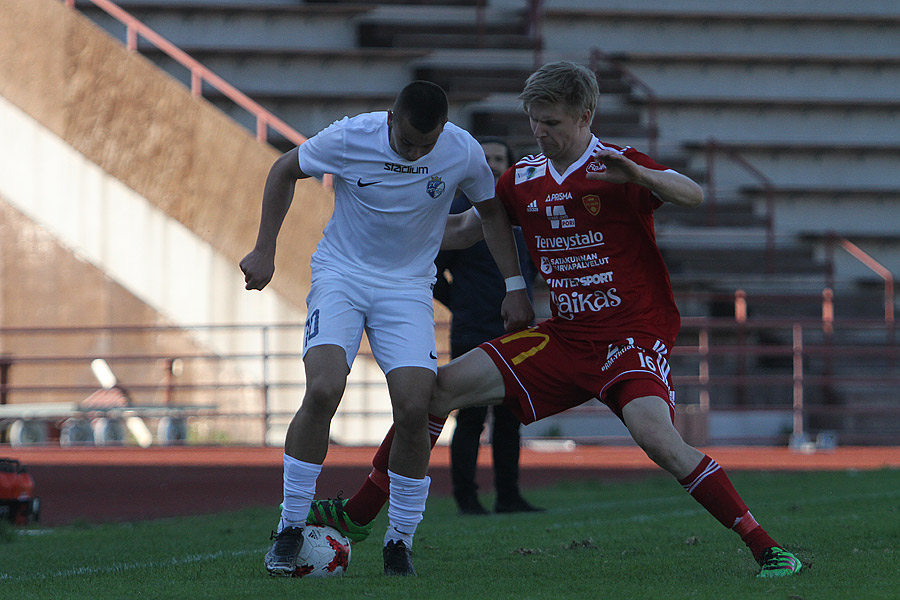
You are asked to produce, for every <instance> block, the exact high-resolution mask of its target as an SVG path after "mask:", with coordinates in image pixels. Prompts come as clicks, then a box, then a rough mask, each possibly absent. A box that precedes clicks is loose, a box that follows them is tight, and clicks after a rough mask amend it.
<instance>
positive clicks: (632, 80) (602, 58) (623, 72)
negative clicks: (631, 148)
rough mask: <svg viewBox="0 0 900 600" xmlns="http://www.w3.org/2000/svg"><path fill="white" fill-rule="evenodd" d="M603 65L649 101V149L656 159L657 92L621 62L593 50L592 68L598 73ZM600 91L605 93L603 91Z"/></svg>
mask: <svg viewBox="0 0 900 600" xmlns="http://www.w3.org/2000/svg"><path fill="white" fill-rule="evenodd" d="M601 64H608V65H610V66H611V67H612V68H613V69H614V70H615V72H616V73H618V74H619V76H620V77H621V78H622V80H623V81H624V82H625V83H627V84H628V85H630V86H632V87H633V88H635V89H637V90H640V91H641V93H643V94H644V97H645V98H646V101H647V149H648V152H649V154H650V156H652V157H654V158H656V152H657V149H658V147H659V114H658V113H659V108H658V104H659V103H658V101H657V95H656V91H655V90H654V89H653V88H652V87H650V86H649V85H648V84H647V83H646V82H645V81H644V80H642V79H641V78H639V77H638V76H637V75H635V74H634V73H632V72H631V71H630V70H628V69H627V68H626V67H625V66H624V65H623V64H622V62H621V61H620V60H617V59H616V58H615V57H613V56H611V55H610V54H608V53H606V52H604V51H603V50H600V49H599V48H594V49H593V50H591V68H592V69H594V70H595V71H596V70H597V69H598V68H599V67H600V65H601ZM600 91H601V92H603V90H600Z"/></svg>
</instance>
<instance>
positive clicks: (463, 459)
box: [450, 347, 521, 505]
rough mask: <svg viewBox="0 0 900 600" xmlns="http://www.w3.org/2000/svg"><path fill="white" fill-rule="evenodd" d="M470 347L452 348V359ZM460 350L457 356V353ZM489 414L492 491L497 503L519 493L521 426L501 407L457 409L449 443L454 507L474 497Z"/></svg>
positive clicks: (513, 500)
mask: <svg viewBox="0 0 900 600" xmlns="http://www.w3.org/2000/svg"><path fill="white" fill-rule="evenodd" d="M469 349H470V347H465V348H464V349H463V348H456V347H452V348H451V355H452V356H453V358H456V357H457V356H460V355H462V354H465V352H467V351H468V350H469ZM458 350H459V352H457V351H458ZM488 413H491V414H492V415H493V426H492V429H491V449H492V451H493V459H494V487H495V488H496V490H497V503H499V504H509V503H514V502H515V501H517V500H518V499H519V498H520V492H519V442H520V439H519V438H520V436H519V429H520V427H521V423H520V422H519V419H517V418H516V417H515V415H513V413H512V411H510V410H509V409H508V408H506V407H505V406H502V405H497V406H490V407H488V406H472V407H469V408H463V409H460V410H459V411H458V412H457V414H456V429H455V430H454V431H453V438H452V440H451V442H450V472H451V476H452V482H453V497H454V498H455V499H456V502H457V504H460V505H462V504H465V503H467V502H471V501H472V500H474V499H475V498H476V497H477V492H478V484H477V483H476V482H475V472H476V470H477V464H478V450H479V446H480V444H481V433H482V432H483V431H484V425H485V421H486V419H487V415H488Z"/></svg>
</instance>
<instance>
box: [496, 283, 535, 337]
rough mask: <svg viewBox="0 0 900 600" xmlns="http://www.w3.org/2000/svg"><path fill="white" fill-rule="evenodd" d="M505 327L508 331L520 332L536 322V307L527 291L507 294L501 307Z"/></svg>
mask: <svg viewBox="0 0 900 600" xmlns="http://www.w3.org/2000/svg"><path fill="white" fill-rule="evenodd" d="M500 316H502V317H503V327H504V328H505V329H506V331H519V330H521V329H525V328H526V327H528V326H530V325H531V324H532V323H533V322H534V307H533V306H531V300H529V299H528V293H527V292H526V291H525V290H516V291H514V292H507V294H506V297H505V298H504V299H503V304H502V305H501V306H500Z"/></svg>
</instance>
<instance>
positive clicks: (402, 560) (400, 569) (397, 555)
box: [381, 540, 416, 577]
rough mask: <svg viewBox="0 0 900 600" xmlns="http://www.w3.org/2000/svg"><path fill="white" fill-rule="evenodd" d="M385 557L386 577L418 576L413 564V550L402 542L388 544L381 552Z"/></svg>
mask: <svg viewBox="0 0 900 600" xmlns="http://www.w3.org/2000/svg"><path fill="white" fill-rule="evenodd" d="M381 553H382V555H383V556H384V574H385V575H404V576H408V575H411V576H413V577H415V576H416V570H415V569H414V568H413V564H412V550H410V549H409V548H407V547H406V544H404V543H403V542H402V541H399V540H398V541H396V542H395V541H393V540H391V541H390V542H388V543H387V544H386V545H385V546H384V549H383V550H382V551H381Z"/></svg>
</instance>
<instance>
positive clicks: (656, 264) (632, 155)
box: [497, 138, 681, 348]
mask: <svg viewBox="0 0 900 600" xmlns="http://www.w3.org/2000/svg"><path fill="white" fill-rule="evenodd" d="M597 148H608V149H613V150H617V151H619V152H622V153H623V154H624V155H625V156H626V157H627V158H629V159H631V160H632V161H634V162H636V163H637V164H639V165H642V166H644V167H648V168H650V169H656V170H661V171H662V170H666V169H667V167H664V166H662V165H659V164H657V163H656V162H654V161H653V160H652V159H651V158H650V157H648V156H647V155H645V154H642V153H640V152H638V151H637V150H635V149H633V148H625V149H622V148H619V147H617V146H613V145H610V144H605V143H603V142H600V141H599V140H597V138H592V140H591V143H590V144H589V146H588V149H587V150H586V151H585V153H584V155H582V157H581V158H580V159H579V160H577V161H576V162H575V163H574V164H572V166H570V167H569V169H568V170H567V171H566V173H563V174H559V173H557V172H556V169H554V168H553V165H552V164H551V162H550V161H549V160H548V159H547V158H546V157H545V156H544V155H543V154H536V155H532V156H527V157H525V158H523V159H522V160H520V161H518V162H517V163H516V164H515V165H514V167H513V168H511V169H509V170H508V171H506V173H504V174H503V176H502V177H501V178H500V180H499V182H498V183H497V197H498V198H499V199H500V200H501V201H502V202H503V204H504V205H505V206H506V210H507V212H508V213H509V217H510V220H511V221H512V222H513V224H516V225H521V226H522V231H523V233H524V234H525V241H526V244H527V245H528V250H529V252H530V253H531V258H532V260H533V261H534V264H535V265H537V266H538V268H539V270H540V272H541V275H542V276H543V277H544V279H545V280H546V282H547V285H548V286H549V288H550V298H551V306H552V309H553V316H554V317H555V319H554V320H555V321H556V326H557V327H558V328H559V329H560V330H562V331H565V333H566V335H567V336H571V337H573V338H580V339H603V340H614V339H618V338H620V337H627V336H635V335H647V336H650V337H654V338H657V339H660V340H662V341H663V342H665V344H666V345H667V346H668V347H670V348H671V347H672V346H673V345H674V343H675V337H676V335H677V334H678V328H679V326H680V324H681V318H680V315H679V313H678V308H677V307H676V306H675V299H674V298H673V296H672V285H671V283H670V281H669V274H668V271H667V270H666V266H665V264H664V263H663V259H662V256H661V255H660V253H659V248H658V247H657V245H656V235H655V233H654V228H653V211H654V210H655V209H657V208H658V207H659V206H661V205H662V201H661V200H659V198H657V197H656V196H655V195H653V194H652V193H651V192H650V190H648V189H647V188H645V187H642V186H639V185H636V184H633V183H626V184H615V183H607V182H602V181H593V180H589V179H587V178H586V174H587V173H588V171H589V170H594V169H597V168H598V165H597V163H595V162H594V161H592V160H591V156H592V154H593V152H594V151H595V150H596V149H597Z"/></svg>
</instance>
